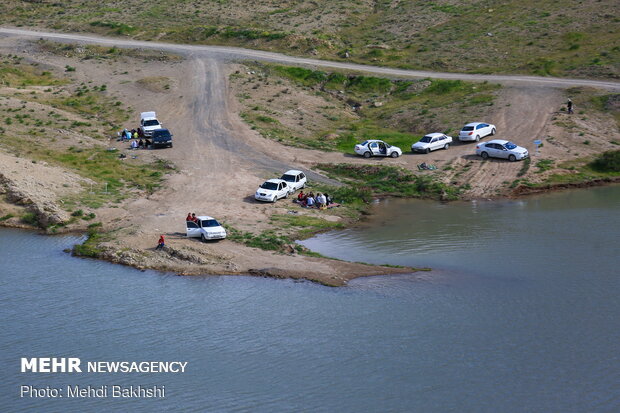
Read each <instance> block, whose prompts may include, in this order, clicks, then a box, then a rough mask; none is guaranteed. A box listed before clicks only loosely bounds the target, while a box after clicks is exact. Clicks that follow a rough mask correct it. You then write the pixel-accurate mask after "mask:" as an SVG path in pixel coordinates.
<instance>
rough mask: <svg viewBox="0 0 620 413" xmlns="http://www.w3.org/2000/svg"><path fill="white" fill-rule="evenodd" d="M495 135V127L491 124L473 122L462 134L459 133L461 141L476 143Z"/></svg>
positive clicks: (462, 130)
mask: <svg viewBox="0 0 620 413" xmlns="http://www.w3.org/2000/svg"><path fill="white" fill-rule="evenodd" d="M489 135H491V136H493V135H495V125H491V124H490V123H482V122H473V123H468V124H467V125H465V126H463V129H461V132H459V140H460V141H476V142H478V141H479V140H480V138H484V137H485V136H489Z"/></svg>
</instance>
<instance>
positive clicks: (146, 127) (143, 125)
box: [138, 112, 164, 137]
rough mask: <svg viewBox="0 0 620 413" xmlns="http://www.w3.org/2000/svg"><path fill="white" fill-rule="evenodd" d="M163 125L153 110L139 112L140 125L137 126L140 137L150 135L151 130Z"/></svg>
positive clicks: (160, 127)
mask: <svg viewBox="0 0 620 413" xmlns="http://www.w3.org/2000/svg"><path fill="white" fill-rule="evenodd" d="M163 127H164V125H162V124H161V123H159V121H158V120H157V114H156V113H155V112H142V113H140V127H138V134H139V135H140V136H142V137H150V136H151V135H152V134H153V131H154V130H156V129H162V128H163Z"/></svg>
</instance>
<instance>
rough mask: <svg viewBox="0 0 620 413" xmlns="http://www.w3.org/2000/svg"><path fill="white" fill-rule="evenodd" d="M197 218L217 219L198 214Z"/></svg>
mask: <svg viewBox="0 0 620 413" xmlns="http://www.w3.org/2000/svg"><path fill="white" fill-rule="evenodd" d="M196 218H198V219H199V220H201V221H203V220H205V219H215V218H213V217H210V216H209V215H197V216H196Z"/></svg>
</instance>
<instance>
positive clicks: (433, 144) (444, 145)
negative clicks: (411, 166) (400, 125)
mask: <svg viewBox="0 0 620 413" xmlns="http://www.w3.org/2000/svg"><path fill="white" fill-rule="evenodd" d="M451 143H452V136H448V135H444V134H443V133H429V134H428V135H426V136H424V137H423V138H422V139H420V140H419V141H418V142H416V143H414V144H413V145H411V152H421V153H429V152H430V151H434V150H436V149H448V148H449V147H450V144H451Z"/></svg>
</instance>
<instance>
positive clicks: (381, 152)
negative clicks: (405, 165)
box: [355, 139, 403, 158]
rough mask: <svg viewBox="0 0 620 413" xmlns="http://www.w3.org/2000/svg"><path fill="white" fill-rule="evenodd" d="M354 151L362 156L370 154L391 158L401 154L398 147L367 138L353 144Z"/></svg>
mask: <svg viewBox="0 0 620 413" xmlns="http://www.w3.org/2000/svg"><path fill="white" fill-rule="evenodd" d="M355 153H356V154H358V155H362V156H363V157H364V158H370V157H371V156H390V157H392V158H398V157H399V156H400V155H402V154H403V151H401V150H400V148H399V147H397V146H392V145H389V144H387V143H385V142H383V141H380V140H377V139H369V140H367V141H364V142H362V143H358V144H357V145H355Z"/></svg>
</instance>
